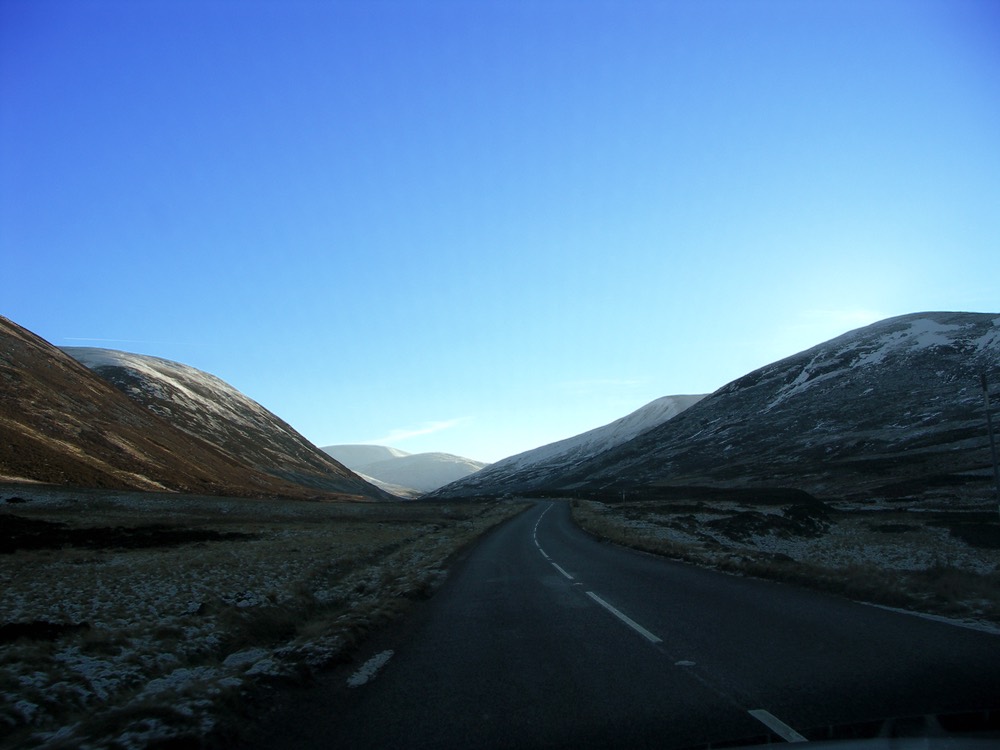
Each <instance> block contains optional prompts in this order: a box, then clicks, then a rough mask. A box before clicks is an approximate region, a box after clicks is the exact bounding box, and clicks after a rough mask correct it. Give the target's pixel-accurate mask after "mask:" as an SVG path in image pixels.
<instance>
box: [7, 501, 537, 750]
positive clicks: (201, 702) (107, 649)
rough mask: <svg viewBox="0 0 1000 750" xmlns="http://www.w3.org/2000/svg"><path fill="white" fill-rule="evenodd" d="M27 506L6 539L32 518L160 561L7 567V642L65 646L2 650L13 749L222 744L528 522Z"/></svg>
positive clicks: (487, 517) (350, 511)
mask: <svg viewBox="0 0 1000 750" xmlns="http://www.w3.org/2000/svg"><path fill="white" fill-rule="evenodd" d="M9 494H11V493H7V495H9ZM18 494H19V495H22V496H24V497H28V495H25V493H24V492H19V493H18ZM3 497H4V494H0V498H3ZM28 499H29V502H26V503H16V504H11V503H2V502H0V529H2V528H3V524H4V523H5V521H6V522H10V519H11V517H12V516H17V517H21V518H30V519H33V520H36V521H48V522H50V523H51V522H59V523H64V524H66V525H67V527H68V528H72V529H76V528H79V527H99V528H104V529H109V528H111V529H124V530H123V531H120V533H119V537H120V538H121V539H129V538H132V539H134V538H137V537H138V538H142V539H144V540H145V542H144V543H148V544H152V545H154V546H140V547H138V548H133V547H128V546H125V547H116V546H112V545H109V543H108V541H107V537H106V535H105V536H101V535H98V537H99V539H100V540H103V541H98V542H96V543H95V545H94V546H85V545H84V544H83V543H82V542H81V541H80V539H82V538H83V537H80V538H77V537H74V538H73V539H74V541H73V546H64V547H61V548H49V549H45V548H42V549H19V550H16V551H14V552H12V553H9V554H4V555H0V612H2V613H3V620H4V621H3V622H0V626H3V625H5V624H6V625H16V626H21V629H20V630H10V629H8V631H7V632H8V634H9V635H10V634H13V635H15V636H16V635H17V634H19V633H20V634H23V631H25V629H26V630H27V631H28V632H32V631H33V632H35V633H36V634H37V635H41V634H43V633H45V629H44V628H42V627H41V624H43V623H51V624H53V625H54V626H56V627H55V628H54V629H52V628H50V630H51V631H52V632H49V633H48V635H50V636H53V637H52V639H51V640H46V639H44V638H41V637H19V638H11V639H8V640H7V642H4V643H0V735H3V736H4V737H5V739H3V740H0V747H3V748H13V747H121V748H130V747H146V746H148V745H149V744H151V743H156V742H162V741H177V740H182V739H185V738H187V739H189V740H192V741H197V742H202V741H203V740H204V738H205V737H209V736H215V737H219V736H223V735H225V734H226V733H227V732H229V731H231V730H232V726H233V725H234V723H235V722H233V721H230V719H231V718H232V716H233V711H234V710H235V709H236V707H237V706H238V705H239V704H241V703H242V702H243V699H245V698H246V697H247V696H248V695H250V694H252V692H253V691H254V689H255V687H256V686H258V685H260V684H261V683H265V682H268V681H274V680H296V681H297V680H302V679H307V678H308V676H309V675H310V674H311V673H312V672H313V671H314V670H316V669H319V668H322V667H324V666H326V665H329V664H331V663H335V662H336V661H338V660H340V659H344V658H346V655H347V654H348V653H349V651H350V649H351V648H352V647H353V646H354V645H355V644H357V643H358V642H359V641H360V639H361V638H363V637H364V635H365V634H366V633H367V632H368V631H369V630H370V629H371V628H373V627H376V626H378V625H379V624H382V623H384V622H386V621H388V620H389V619H391V618H393V617H395V616H397V615H398V614H399V613H401V612H402V611H404V610H405V608H406V606H407V603H408V602H409V601H412V600H413V599H418V598H422V597H426V596H428V595H429V594H430V593H431V592H432V591H433V590H434V588H435V587H436V586H437V585H439V584H440V582H441V580H442V579H443V577H444V575H445V568H446V565H447V562H448V560H449V558H450V557H451V556H453V555H454V554H455V553H456V551H457V550H459V549H461V548H462V547H463V546H465V545H467V544H468V543H469V542H471V541H472V540H474V539H475V538H477V537H478V536H479V535H480V534H482V533H483V532H484V531H486V530H487V529H489V528H491V527H492V526H494V525H495V524H497V523H499V522H500V521H502V520H503V519H505V518H506V517H509V516H510V515H512V514H513V513H516V512H518V511H520V510H521V509H522V507H523V506H515V505H511V504H506V505H499V504H462V505H458V504H454V505H443V504H426V505H425V504H421V503H391V504H321V503H308V502H290V501H280V502H279V501H259V500H233V499H225V498H189V497H182V496H149V495H143V494H137V493H104V494H101V493H86V494H81V495H71V494H69V493H67V492H64V491H61V492H59V493H56V494H48V493H46V492H45V491H39V492H38V493H37V494H36V495H35V496H34V497H30V498H28ZM153 522H155V523H156V524H161V525H164V526H166V527H167V528H168V529H171V530H174V531H178V530H181V531H183V530H188V531H199V532H208V531H211V532H217V533H218V534H220V535H222V538H221V539H218V540H214V541H212V540H210V541H193V542H188V543H185V542H183V541H182V542H177V540H176V536H175V537H173V538H171V541H170V544H169V546H155V544H156V539H155V535H154V536H152V537H149V535H148V534H146V533H145V532H143V533H141V534H140V533H138V532H141V531H142V528H143V527H146V526H148V525H149V524H150V523H153ZM128 529H133V530H136V529H137V530H138V531H136V533H130V532H128V531H127V530H128ZM147 537H149V538H147ZM164 538H165V539H166V538H167V537H164ZM64 626H75V628H65V627H64ZM59 627H64V629H63V630H62V631H60V630H59Z"/></svg>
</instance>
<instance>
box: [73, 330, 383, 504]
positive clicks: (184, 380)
mask: <svg viewBox="0 0 1000 750" xmlns="http://www.w3.org/2000/svg"><path fill="white" fill-rule="evenodd" d="M63 351H65V352H66V353H67V354H69V355H70V356H72V357H73V358H74V359H76V360H78V361H79V362H81V363H83V364H84V365H86V366H87V367H89V368H90V369H91V370H93V371H94V372H95V373H97V374H98V375H100V376H101V377H102V378H104V379H105V380H107V381H108V382H109V383H111V384H112V385H114V386H115V387H116V388H118V389H119V390H120V391H122V392H123V393H125V395H127V396H129V397H130V398H131V399H133V400H134V401H136V402H137V403H139V404H141V405H142V406H143V407H145V408H146V409H147V410H149V411H150V412H152V413H154V414H156V415H157V416H159V417H160V418H162V419H164V420H166V421H167V422H169V423H170V424H172V425H174V426H175V427H176V428H178V429H180V430H182V431H183V432H186V433H187V434H189V435H192V436H194V437H197V438H200V439H202V440H204V441H206V442H208V443H210V444H211V445H213V446H215V447H216V448H218V449H219V450H220V451H222V452H223V453H225V454H227V455H228V456H230V457H232V458H233V459H235V460H236V461H239V462H241V463H244V464H247V465H249V466H252V467H253V468H255V469H257V470H259V471H262V472H264V473H266V474H270V475H271V476H274V477H278V478H280V479H283V480H286V481H289V482H293V483H295V484H298V485H303V486H305V487H311V488H314V489H316V490H322V491H328V492H338V493H346V494H355V495H359V496H362V497H379V498H382V499H384V498H385V496H384V495H383V493H381V492H380V491H379V490H377V489H376V488H375V487H373V486H371V485H370V484H369V483H368V482H366V481H364V480H363V479H362V478H361V477H359V476H357V475H356V474H354V473H353V472H351V471H350V470H349V469H347V468H345V467H344V466H343V465H341V464H340V463H338V462H337V461H335V460H333V459H332V458H331V457H330V456H328V455H326V454H325V453H323V452H322V451H321V450H319V449H318V448H317V447H316V446H314V445H312V443H310V442H309V441H308V440H306V439H305V438H304V437H302V435H300V434H299V433H298V432H296V431H295V430H294V429H293V428H292V427H291V426H289V425H288V424H287V423H286V422H284V421H283V420H282V419H280V418H279V417H277V416H276V415H275V414H273V413H271V412H270V411H268V410H267V409H265V408H264V407H263V406H261V405H260V404H258V403H257V402H256V401H254V400H253V399H251V398H249V397H248V396H246V395H244V394H243V393H241V392H240V391H238V390H236V389H235V388H233V387H232V386H231V385H229V384H228V383H226V382H225V381H223V380H221V379H219V378H217V377H216V376H214V375H211V374H209V373H207V372H203V371H201V370H198V369H196V368H194V367H190V366H188V365H184V364H180V363H178V362H171V361H170V360H166V359H161V358H159V357H151V356H148V355H143V354H131V353H128V352H120V351H114V350H110V349H95V348H90V347H65V348H64V349H63Z"/></svg>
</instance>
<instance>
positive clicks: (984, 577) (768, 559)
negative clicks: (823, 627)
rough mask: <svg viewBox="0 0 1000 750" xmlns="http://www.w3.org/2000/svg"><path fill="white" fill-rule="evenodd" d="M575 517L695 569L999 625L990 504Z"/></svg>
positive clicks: (624, 511) (629, 510)
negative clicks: (701, 567)
mask: <svg viewBox="0 0 1000 750" xmlns="http://www.w3.org/2000/svg"><path fill="white" fill-rule="evenodd" d="M573 514H574V518H576V520H577V522H578V523H579V524H580V525H581V526H582V527H583V528H585V529H587V530H588V531H591V532H592V533H595V534H597V535H599V536H603V537H605V538H608V539H610V540H612V541H615V542H618V543H620V544H625V545H628V546H632V547H636V548H638V549H643V550H647V551H650V552H655V553H658V554H664V555H667V556H670V557H674V558H677V559H681V560H685V561H688V562H692V563H695V564H700V565H706V566H710V567H716V568H719V569H721V570H726V571H730V572H734V573H743V574H750V575H758V576H761V577H766V578H772V579H777V580H785V581H789V582H793V583H797V584H801V585H807V586H813V587H816V588H821V589H825V590H829V591H835V592H837V593H840V594H845V595H847V596H851V597H853V598H856V599H859V600H863V601H870V602H873V603H878V604H884V605H890V606H898V607H904V608H906V609H909V610H913V611H918V612H925V613H928V614H934V615H943V616H947V617H950V618H953V619H959V620H965V621H967V622H971V623H975V622H983V621H985V622H987V623H993V624H1000V524H998V522H997V513H996V509H995V507H993V508H987V507H986V506H982V507H979V506H975V507H973V506H970V505H969V504H964V505H962V504H960V503H955V502H951V503H948V502H937V503H934V504H932V505H927V504H926V503H922V504H914V505H913V507H908V506H906V505H905V504H903V503H891V504H889V503H870V504H862V503H842V504H839V505H835V506H834V505H826V504H823V503H820V502H818V501H817V502H815V503H803V504H781V503H775V504H771V505H768V504H760V503H755V504H752V505H748V504H743V503H738V502H730V501H726V500H716V501H713V500H699V501H697V502H690V503H678V502H676V501H672V502H659V501H640V502H625V503H601V502H596V501H588V500H575V501H573Z"/></svg>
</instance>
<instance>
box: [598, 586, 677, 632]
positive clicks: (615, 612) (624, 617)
mask: <svg viewBox="0 0 1000 750" xmlns="http://www.w3.org/2000/svg"><path fill="white" fill-rule="evenodd" d="M587 596H589V597H590V598H591V599H593V600H594V601H595V602H597V603H598V604H600V605H601V606H602V607H604V608H605V609H606V610H608V612H610V613H611V614H613V615H614V616H615V617H617V618H618V619H619V620H621V621H622V622H624V623H625V624H626V625H628V626H629V627H630V628H632V630H634V631H635V632H636V633H638V634H639V635H641V636H642V637H643V638H645V639H646V640H647V641H649V642H650V643H663V639H662V638H657V637H656V636H655V635H653V634H652V633H650V632H649V631H648V630H646V628H644V627H643V626H642V625H640V624H639V623H637V622H636V621H635V620H633V619H632V618H631V617H629V616H628V615H626V614H625V613H623V612H619V611H618V610H617V609H615V608H614V607H612V606H611V605H610V604H608V603H607V602H606V601H604V600H603V599H602V598H601V597H599V596H598V595H597V594H595V593H594V592H593V591H588V592H587Z"/></svg>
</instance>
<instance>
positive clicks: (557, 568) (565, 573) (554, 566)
mask: <svg viewBox="0 0 1000 750" xmlns="http://www.w3.org/2000/svg"><path fill="white" fill-rule="evenodd" d="M543 554H544V553H543ZM547 558H548V555H546V559H547ZM549 562H552V561H551V560H549ZM552 567H553V568H555V569H556V570H558V571H559V572H560V573H562V574H563V575H564V576H566V577H567V578H568V579H569V580H571V581H572V580H573V576H571V575H570V574H569V573H567V572H566V571H565V570H563V569H562V568H560V567H559V566H558V565H557V564H556V563H552Z"/></svg>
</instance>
